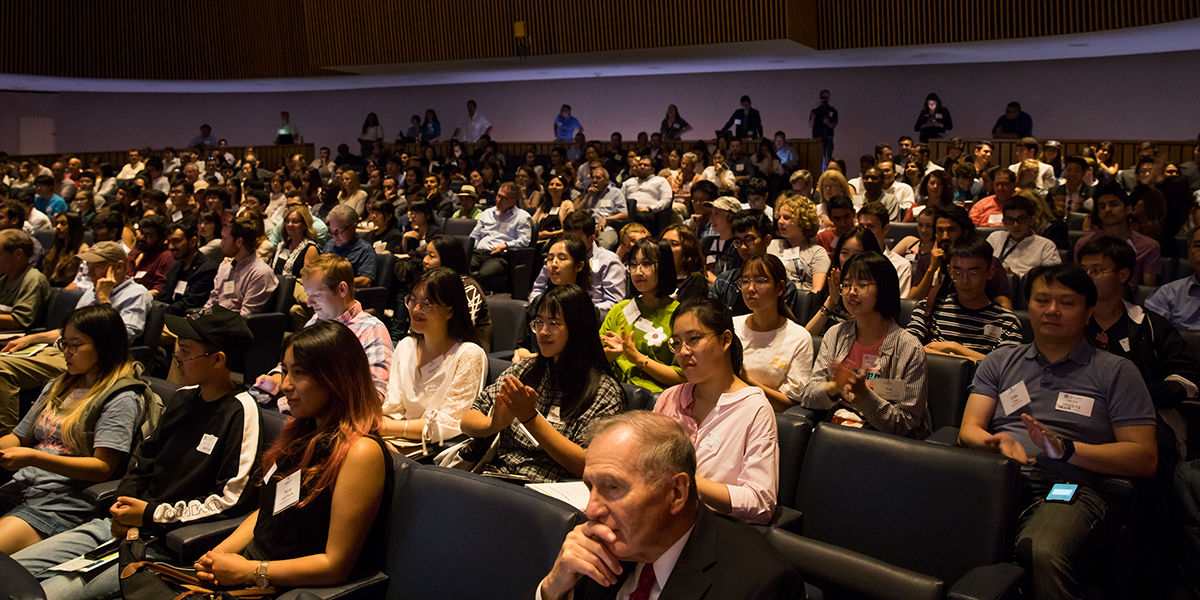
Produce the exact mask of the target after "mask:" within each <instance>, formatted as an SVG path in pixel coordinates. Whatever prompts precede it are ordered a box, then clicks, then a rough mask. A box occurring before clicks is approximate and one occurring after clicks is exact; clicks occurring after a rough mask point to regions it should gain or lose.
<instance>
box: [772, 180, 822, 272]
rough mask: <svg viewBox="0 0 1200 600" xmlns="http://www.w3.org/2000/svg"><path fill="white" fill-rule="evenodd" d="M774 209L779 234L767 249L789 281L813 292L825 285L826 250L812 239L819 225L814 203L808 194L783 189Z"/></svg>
mask: <svg viewBox="0 0 1200 600" xmlns="http://www.w3.org/2000/svg"><path fill="white" fill-rule="evenodd" d="M775 213H776V216H777V217H778V219H777V223H776V225H777V226H778V228H779V237H778V238H775V239H772V240H771V244H770V246H769V247H768V248H767V252H770V253H771V254H774V255H776V256H778V257H779V260H781V261H783V266H784V267H785V268H786V269H787V276H788V281H791V282H792V283H794V284H795V285H796V287H798V288H799V289H801V290H805V291H811V292H814V293H816V292H820V291H821V290H823V289H825V276H826V273H827V272H828V271H829V252H827V251H826V250H825V249H824V248H822V247H821V245H820V244H818V243H817V242H816V239H815V238H816V236H817V228H818V226H819V221H818V219H817V209H816V207H814V206H813V203H812V202H811V201H810V200H808V199H807V198H805V197H803V196H798V195H796V194H794V193H791V192H790V191H785V192H783V193H781V194H780V195H779V198H778V199H777V200H776V201H775Z"/></svg>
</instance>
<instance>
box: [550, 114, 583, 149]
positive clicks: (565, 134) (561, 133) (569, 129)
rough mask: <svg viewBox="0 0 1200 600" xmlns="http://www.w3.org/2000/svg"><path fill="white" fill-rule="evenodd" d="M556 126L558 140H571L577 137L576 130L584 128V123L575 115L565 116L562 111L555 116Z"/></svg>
mask: <svg viewBox="0 0 1200 600" xmlns="http://www.w3.org/2000/svg"><path fill="white" fill-rule="evenodd" d="M554 128H555V130H557V131H558V140H557V141H560V142H569V141H571V140H574V139H575V132H576V131H578V130H580V129H583V125H580V124H579V119H576V118H575V117H574V116H569V117H563V116H562V113H559V115H558V116H557V117H555V118H554Z"/></svg>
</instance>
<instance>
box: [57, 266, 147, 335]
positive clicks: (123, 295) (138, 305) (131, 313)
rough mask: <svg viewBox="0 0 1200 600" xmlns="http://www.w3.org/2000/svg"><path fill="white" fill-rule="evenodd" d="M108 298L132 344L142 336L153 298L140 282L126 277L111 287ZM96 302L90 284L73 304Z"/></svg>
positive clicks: (94, 290)
mask: <svg viewBox="0 0 1200 600" xmlns="http://www.w3.org/2000/svg"><path fill="white" fill-rule="evenodd" d="M108 299H109V301H110V303H111V305H112V307H113V310H115V311H117V313H118V314H120V315H121V320H122V321H124V322H125V333H127V334H128V335H129V342H130V343H131V344H132V343H133V342H134V341H136V340H137V339H138V338H139V337H141V336H142V331H143V330H144V329H146V314H147V313H149V312H150V304H151V303H152V302H154V298H153V297H151V296H150V291H149V290H147V289H146V288H145V287H143V286H142V284H140V283H137V282H135V281H134V280H132V279H126V280H125V281H122V282H121V283H119V284H117V286H116V287H114V288H113V290H112V293H110V294H109V295H108ZM96 303H97V302H96V287H95V286H92V287H91V288H88V291H86V292H84V293H83V296H81V297H80V298H79V303H78V304H76V305H75V308H83V307H85V306H91V305H93V304H96Z"/></svg>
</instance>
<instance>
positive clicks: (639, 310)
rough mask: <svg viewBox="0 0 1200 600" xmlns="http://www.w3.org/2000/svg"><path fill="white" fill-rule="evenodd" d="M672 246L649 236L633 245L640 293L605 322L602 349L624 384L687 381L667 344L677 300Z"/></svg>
mask: <svg viewBox="0 0 1200 600" xmlns="http://www.w3.org/2000/svg"><path fill="white" fill-rule="evenodd" d="M674 258H675V257H674V254H673V253H672V252H671V246H670V245H669V244H667V243H666V242H656V241H654V240H653V239H651V238H646V239H643V240H641V241H639V242H638V243H637V245H635V246H634V247H633V261H632V262H631V263H630V266H629V274H630V275H631V276H632V278H633V287H634V288H635V289H636V290H637V291H638V295H637V297H635V298H633V299H630V300H623V301H621V302H618V303H617V305H616V306H614V307H612V310H610V311H608V316H607V317H605V318H604V324H603V325H601V326H600V339H601V340H602V341H603V342H604V354H605V355H606V356H607V357H608V360H609V362H610V363H612V365H613V373H614V374H615V375H616V377H617V380H618V381H620V382H621V383H631V384H633V385H638V386H641V387H644V388H646V389H648V390H650V391H652V392H661V391H663V390H664V389H666V388H667V387H669V386H672V385H676V384H679V383H683V380H684V379H683V375H682V373H681V371H680V370H679V367H676V366H673V365H672V363H673V362H674V358H675V357H674V355H673V354H672V352H671V350H670V349H669V348H667V344H666V342H667V338H669V337H671V315H672V314H673V313H674V312H675V309H676V308H678V307H679V302H677V301H676V300H674V299H673V298H671V294H672V293H674V291H675V281H676V279H675V260H674Z"/></svg>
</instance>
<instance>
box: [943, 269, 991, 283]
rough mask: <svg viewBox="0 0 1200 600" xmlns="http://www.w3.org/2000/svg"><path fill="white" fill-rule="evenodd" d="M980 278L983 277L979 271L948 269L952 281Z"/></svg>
mask: <svg viewBox="0 0 1200 600" xmlns="http://www.w3.org/2000/svg"><path fill="white" fill-rule="evenodd" d="M982 276H983V271H981V270H979V269H971V270H969V271H964V270H962V269H955V268H951V269H950V279H953V280H956V281H958V280H966V279H979V278H980V277H982Z"/></svg>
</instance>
